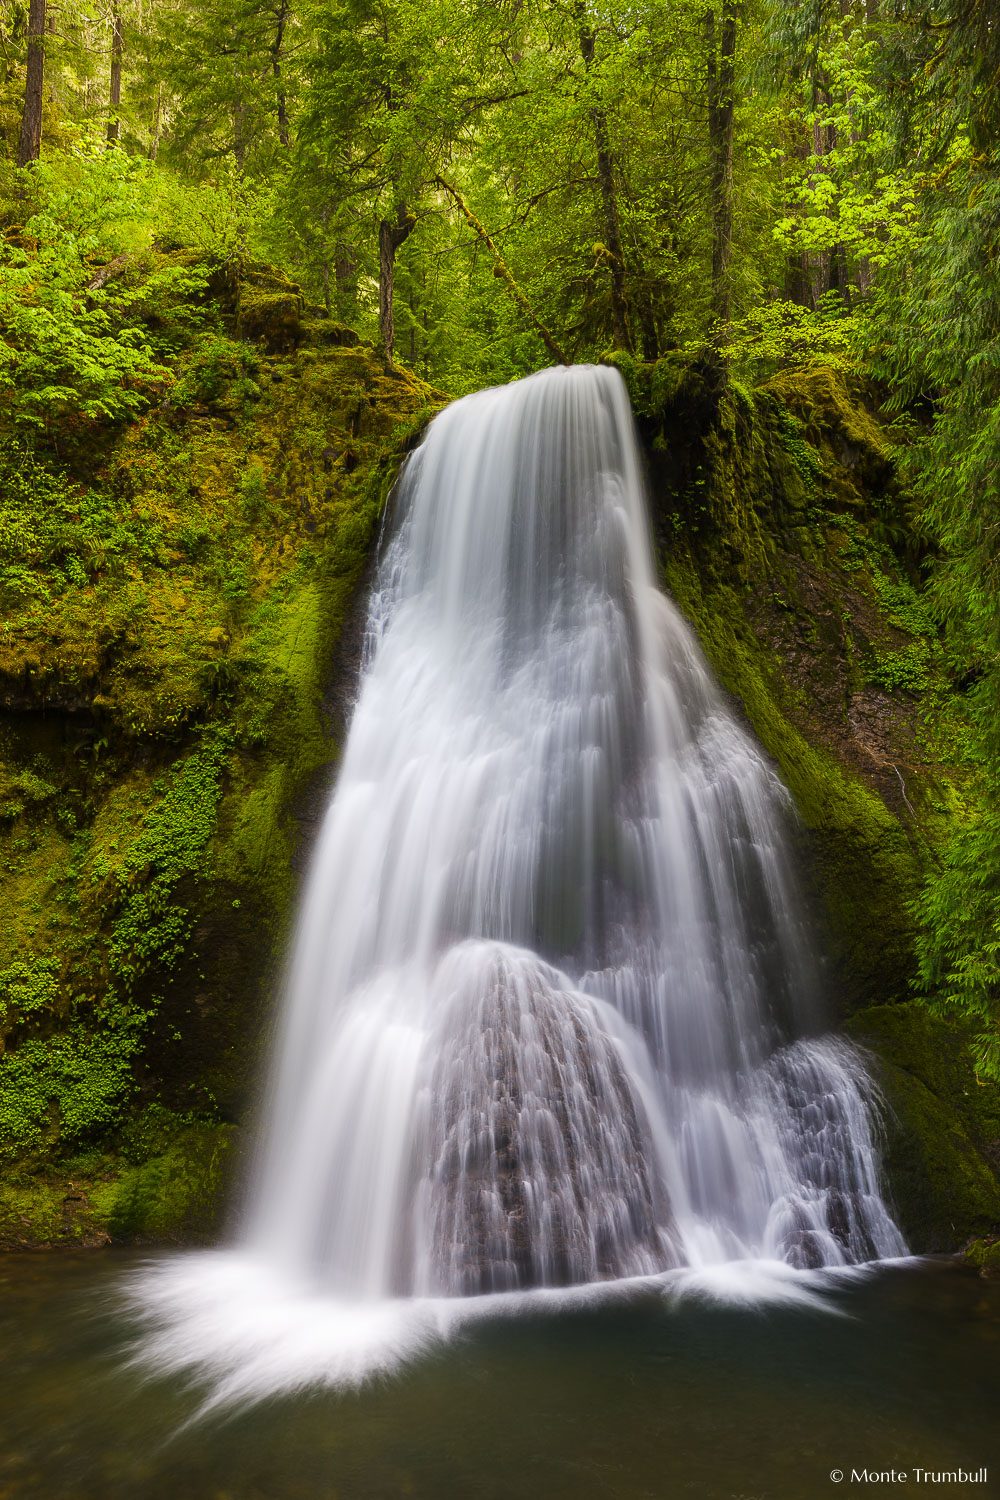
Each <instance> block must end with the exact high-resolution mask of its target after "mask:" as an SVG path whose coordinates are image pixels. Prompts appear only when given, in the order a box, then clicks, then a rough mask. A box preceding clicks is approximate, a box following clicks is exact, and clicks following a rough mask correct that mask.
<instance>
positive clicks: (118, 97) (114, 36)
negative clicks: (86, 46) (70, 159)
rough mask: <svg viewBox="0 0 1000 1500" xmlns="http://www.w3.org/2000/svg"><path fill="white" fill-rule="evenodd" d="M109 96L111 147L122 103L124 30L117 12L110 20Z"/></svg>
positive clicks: (117, 134) (109, 135)
mask: <svg viewBox="0 0 1000 1500" xmlns="http://www.w3.org/2000/svg"><path fill="white" fill-rule="evenodd" d="M111 23H112V28H113V29H112V32H111V95H110V99H109V108H108V144H109V145H112V144H113V143H114V142H115V141H117V140H118V136H119V134H120V132H121V120H120V119H119V117H118V111H119V109H120V107H121V102H122V53H123V52H124V50H125V30H124V27H123V26H122V18H121V16H120V15H119V13H118V12H117V11H114V12H113V13H112V18H111Z"/></svg>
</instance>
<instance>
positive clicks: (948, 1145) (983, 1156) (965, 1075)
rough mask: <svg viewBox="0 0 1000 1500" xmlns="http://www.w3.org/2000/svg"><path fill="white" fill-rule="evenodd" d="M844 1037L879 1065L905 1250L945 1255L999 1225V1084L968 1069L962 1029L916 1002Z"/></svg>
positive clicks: (860, 1017)
mask: <svg viewBox="0 0 1000 1500" xmlns="http://www.w3.org/2000/svg"><path fill="white" fill-rule="evenodd" d="M848 1031H849V1033H850V1035H851V1036H852V1037H854V1039H855V1040H857V1041H859V1042H860V1043H862V1045H863V1046H864V1047H865V1048H866V1049H867V1051H868V1052H869V1053H870V1054H871V1055H872V1056H873V1057H874V1058H875V1059H876V1062H877V1069H876V1071H877V1074H878V1077H879V1081H880V1083H881V1085H882V1088H883V1090H884V1093H885V1097H886V1102H887V1104H888V1113H887V1117H886V1122H885V1136H886V1150H885V1158H884V1165H885V1171H886V1175H887V1177H888V1180H889V1185H890V1190H891V1193H892V1196H893V1197H894V1199H895V1202H896V1206H897V1210H898V1213H899V1217H900V1222H901V1225H902V1228H903V1230H904V1233H905V1234H906V1235H907V1237H908V1239H909V1242H910V1245H911V1248H912V1249H914V1250H917V1251H932V1250H950V1249H954V1248H956V1247H957V1246H958V1245H959V1244H961V1243H962V1242H963V1241H965V1240H967V1239H969V1238H970V1237H971V1236H973V1235H982V1234H986V1233H989V1232H990V1231H991V1230H995V1229H996V1228H997V1226H998V1225H1000V1182H998V1180H997V1176H996V1173H995V1171H994V1170H993V1169H992V1167H991V1161H992V1160H1000V1158H998V1156H997V1153H998V1151H1000V1087H998V1086H997V1085H995V1084H982V1083H981V1082H980V1081H979V1080H978V1079H977V1077H976V1075H975V1072H974V1070H973V1067H972V1061H971V1056H970V1052H969V1046H968V1041H969V1038H968V1033H967V1030H965V1029H963V1028H962V1027H960V1026H957V1025H955V1024H952V1023H949V1022H946V1021H942V1020H940V1019H939V1018H937V1017H935V1016H932V1015H930V1013H929V1012H928V1011H927V1010H926V1009H925V1008H924V1007H923V1006H922V1005H920V1004H918V1003H916V1002H910V1003H909V1004H906V1005H893V1006H887V1005H884V1006H875V1007H872V1008H870V1009H867V1010H863V1011H860V1012H859V1013H858V1014H857V1015H856V1016H855V1017H854V1018H853V1019H852V1020H851V1022H850V1023H849V1025H848Z"/></svg>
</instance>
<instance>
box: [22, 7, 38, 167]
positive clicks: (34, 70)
mask: <svg viewBox="0 0 1000 1500" xmlns="http://www.w3.org/2000/svg"><path fill="white" fill-rule="evenodd" d="M44 82H45V0H31V4H30V8H29V10H28V70H27V74H26V77H25V80H24V108H23V109H22V111H21V134H20V137H19V138H18V142H17V164H18V166H19V167H26V166H27V165H28V163H29V162H32V161H37V160H38V157H39V155H40V153H41V149H42V88H43V86H44Z"/></svg>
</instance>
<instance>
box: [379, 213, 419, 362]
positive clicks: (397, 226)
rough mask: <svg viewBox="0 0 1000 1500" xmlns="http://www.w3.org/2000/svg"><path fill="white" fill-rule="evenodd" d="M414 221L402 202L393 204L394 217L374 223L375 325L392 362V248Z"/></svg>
mask: <svg viewBox="0 0 1000 1500" xmlns="http://www.w3.org/2000/svg"><path fill="white" fill-rule="evenodd" d="M416 224H417V221H416V219H415V218H414V217H413V215H412V214H408V213H407V212H406V205H405V203H400V204H398V205H397V207H396V217H395V220H393V219H383V220H382V222H381V223H380V224H379V226H378V327H379V337H380V338H381V340H382V343H383V344H384V346H385V357H386V359H387V360H388V361H389V363H390V364H392V356H393V351H394V349H395V345H396V325H395V321H394V319H393V315H392V288H393V282H394V280H395V275H396V251H397V250H398V249H399V247H400V245H401V244H402V243H403V241H404V240H407V239H409V237H410V235H411V234H412V233H413V231H414V229H415V228H416Z"/></svg>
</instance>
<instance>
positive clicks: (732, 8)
mask: <svg viewBox="0 0 1000 1500" xmlns="http://www.w3.org/2000/svg"><path fill="white" fill-rule="evenodd" d="M736 19H737V0H722V35H721V38H720V40H719V45H718V55H716V41H715V12H714V11H711V10H710V11H709V12H708V14H707V16H706V29H707V32H708V139H709V148H710V153H711V168H710V176H709V193H710V198H711V205H712V315H713V318H714V321H715V340H716V342H717V343H719V344H722V343H724V342H725V341H726V338H727V337H728V330H729V318H730V312H731V305H730V282H729V265H730V261H731V260H732V255H733V116H734V104H735V98H734V95H735V86H736Z"/></svg>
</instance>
